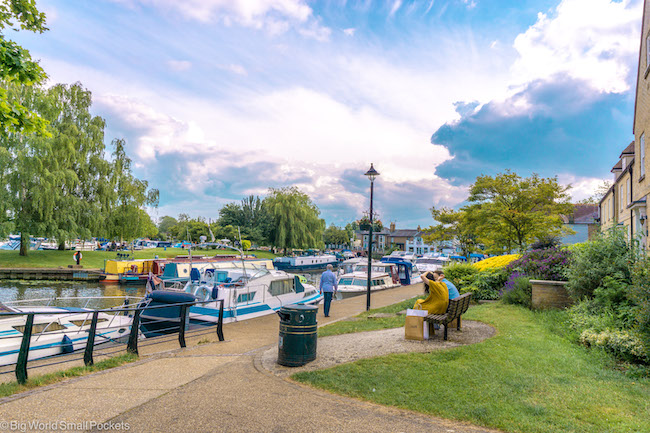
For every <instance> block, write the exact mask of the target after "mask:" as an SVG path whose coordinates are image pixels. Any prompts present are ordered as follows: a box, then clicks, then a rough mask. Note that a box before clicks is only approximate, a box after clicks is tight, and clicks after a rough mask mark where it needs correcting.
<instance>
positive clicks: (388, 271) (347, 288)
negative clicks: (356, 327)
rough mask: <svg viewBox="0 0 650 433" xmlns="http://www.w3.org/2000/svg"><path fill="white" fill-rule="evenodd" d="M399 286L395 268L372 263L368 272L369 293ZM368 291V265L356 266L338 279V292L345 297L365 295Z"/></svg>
mask: <svg viewBox="0 0 650 433" xmlns="http://www.w3.org/2000/svg"><path fill="white" fill-rule="evenodd" d="M398 286H400V280H399V276H398V270H397V266H396V265H394V264H391V263H382V262H373V263H372V268H371V271H370V291H373V292H374V291H378V290H385V289H392V288H393V287H398ZM367 290H368V264H367V263H366V264H357V265H356V266H355V268H354V270H353V271H352V272H350V273H346V274H343V275H341V276H340V277H339V279H338V291H339V292H341V294H342V295H343V296H344V297H345V296H346V295H348V296H353V295H359V294H361V293H366V292H367Z"/></svg>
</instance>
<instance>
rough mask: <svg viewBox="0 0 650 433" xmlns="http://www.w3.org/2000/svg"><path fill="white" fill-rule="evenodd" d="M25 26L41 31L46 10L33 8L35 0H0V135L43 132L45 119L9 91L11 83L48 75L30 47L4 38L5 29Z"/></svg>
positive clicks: (25, 82) (29, 82)
mask: <svg viewBox="0 0 650 433" xmlns="http://www.w3.org/2000/svg"><path fill="white" fill-rule="evenodd" d="M6 29H12V30H18V29H22V30H28V31H31V32H35V33H43V32H44V31H46V30H48V29H47V27H45V14H43V13H42V12H39V11H38V9H36V4H35V1H34V0H2V1H0V135H3V136H7V135H8V134H23V133H24V134H27V133H30V132H33V131H35V132H38V133H41V134H44V133H45V127H46V125H47V122H45V121H44V120H43V119H42V118H41V117H39V116H38V114H36V113H35V112H34V111H33V110H31V109H30V108H28V107H27V106H25V105H23V104H22V103H21V102H20V101H19V100H16V99H12V98H10V97H9V95H8V88H7V86H10V85H12V84H17V85H26V86H31V85H34V84H38V83H42V82H43V81H45V79H46V78H47V75H46V74H45V71H43V69H42V68H41V67H40V66H39V64H38V63H37V62H34V61H33V60H32V58H31V56H30V54H29V51H27V50H26V49H24V48H23V47H21V46H20V45H18V44H16V43H15V42H13V41H10V40H8V39H5V34H4V33H5V30H6Z"/></svg>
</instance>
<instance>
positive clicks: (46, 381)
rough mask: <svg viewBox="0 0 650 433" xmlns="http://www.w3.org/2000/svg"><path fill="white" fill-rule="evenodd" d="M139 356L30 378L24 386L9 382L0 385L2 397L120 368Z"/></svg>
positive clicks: (130, 354) (0, 395) (120, 356)
mask: <svg viewBox="0 0 650 433" xmlns="http://www.w3.org/2000/svg"><path fill="white" fill-rule="evenodd" d="M137 360H138V356H137V355H134V354H132V353H125V354H123V355H119V356H115V357H113V358H109V359H105V360H103V361H99V362H97V363H95V364H93V365H91V366H88V367H86V366H84V367H72V368H69V369H67V370H63V371H57V372H56V373H49V374H44V375H41V376H35V377H30V378H29V379H27V382H26V383H25V384H24V385H21V384H19V383H18V382H15V381H14V382H7V383H1V384H0V397H7V396H10V395H13V394H16V393H19V392H24V391H27V390H30V389H33V388H38V387H39V386H45V385H51V384H53V383H56V382H60V381H62V380H64V379H67V378H69V377H77V376H84V375H86V374H89V373H93V372H95V371H101V370H107V369H109V368H114V367H119V366H120V365H123V364H128V363H130V362H133V361H137Z"/></svg>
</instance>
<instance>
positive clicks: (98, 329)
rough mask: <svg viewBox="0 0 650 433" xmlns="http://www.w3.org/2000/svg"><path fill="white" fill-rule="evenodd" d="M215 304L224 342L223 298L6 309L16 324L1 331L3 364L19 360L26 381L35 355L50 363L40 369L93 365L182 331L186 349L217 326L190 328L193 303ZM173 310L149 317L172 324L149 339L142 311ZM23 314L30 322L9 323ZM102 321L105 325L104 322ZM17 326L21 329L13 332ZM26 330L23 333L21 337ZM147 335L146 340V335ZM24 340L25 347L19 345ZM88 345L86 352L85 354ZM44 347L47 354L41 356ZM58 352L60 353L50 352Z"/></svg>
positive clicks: (2, 315) (4, 316)
mask: <svg viewBox="0 0 650 433" xmlns="http://www.w3.org/2000/svg"><path fill="white" fill-rule="evenodd" d="M67 299H71V298H67ZM32 302H33V301H32ZM211 302H218V303H219V314H218V321H217V323H216V333H217V337H218V338H219V341H224V336H223V308H224V300H223V299H219V300H216V301H215V300H211V301H192V302H181V303H175V304H163V305H154V306H151V305H148V302H147V299H144V300H139V302H138V304H137V305H133V306H129V305H128V303H127V304H125V305H123V306H120V307H113V308H105V309H93V310H89V309H84V308H78V309H69V310H68V311H52V308H56V307H49V308H48V306H45V307H42V309H43V311H38V309H40V308H35V309H34V310H35V311H29V312H15V311H9V312H7V311H6V310H5V311H3V312H0V320H2V322H4V323H5V324H7V325H10V328H9V329H7V330H2V331H0V362H3V365H11V364H13V363H14V362H15V363H16V367H15V370H14V372H15V375H16V379H17V381H18V382H19V383H25V382H26V381H27V378H28V374H27V367H28V361H29V360H30V358H31V360H32V361H35V360H37V359H38V360H40V359H46V361H45V362H44V363H39V364H38V367H39V368H41V367H47V366H52V365H56V364H62V363H66V362H72V361H76V360H83V362H84V364H85V365H87V366H90V365H93V364H94V355H96V354H99V355H100V356H108V355H113V354H115V353H118V352H122V351H123V350H124V347H123V346H124V345H126V352H127V353H133V354H136V355H137V354H138V347H139V346H140V347H144V346H150V345H154V344H161V343H165V342H169V341H173V340H174V339H175V338H176V336H175V335H174V334H176V332H177V333H178V336H177V338H178V342H179V345H180V347H186V341H185V338H186V336H191V337H196V336H200V335H206V334H209V333H213V332H214V329H213V327H212V326H210V327H207V326H203V325H199V326H197V327H195V328H194V329H190V326H189V313H190V307H192V306H194V305H203V304H206V303H211ZM14 305H15V304H14ZM170 308H178V309H179V315H178V317H163V318H159V319H155V318H153V317H152V316H147V325H148V326H151V325H156V324H163V325H162V326H164V325H166V324H170V326H167V327H157V328H156V331H155V333H156V334H162V335H160V336H153V337H147V336H146V334H147V332H143V331H142V330H141V329H140V328H141V319H142V313H143V312H144V311H146V312H152V311H154V310H159V309H170ZM167 311H169V310H167ZM23 316H25V320H24V321H23V320H15V324H13V323H10V322H9V321H11V320H12V319H15V318H21V317H23ZM45 316H47V320H45V321H44V320H42V318H43V317H45ZM124 318H128V319H131V320H130V321H129V320H128V319H127V322H129V323H124ZM107 322H108V323H107ZM176 322H177V323H176ZM100 323H101V325H99V324H100ZM65 325H68V327H72V326H73V325H74V326H75V328H74V329H67V328H66V326H65ZM98 325H99V326H98ZM11 329H13V330H14V331H17V332H12V331H11ZM127 330H128V331H129V332H128V334H127V333H126V331H127ZM21 332H22V336H20V333H21ZM121 334H123V335H121ZM149 334H151V333H149ZM141 336H144V337H145V338H140V337H141ZM98 340H103V341H98ZM19 341H20V348H19V349H18V342H19ZM104 343H111V344H104ZM82 349H83V353H82V352H81V350H82ZM103 349H105V350H103ZM39 351H42V352H41V353H40V354H37V353H38V352H39ZM53 351H54V352H59V353H50V352H53ZM16 353H17V355H18V357H17V360H16V361H13V356H15V354H16ZM35 354H37V355H35ZM75 354H76V356H75ZM48 361H49V362H48ZM0 368H2V367H0ZM8 373H11V370H9V369H8V370H5V371H0V375H3V374H8Z"/></svg>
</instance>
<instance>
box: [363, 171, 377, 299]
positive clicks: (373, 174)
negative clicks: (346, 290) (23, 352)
mask: <svg viewBox="0 0 650 433" xmlns="http://www.w3.org/2000/svg"><path fill="white" fill-rule="evenodd" d="M365 175H366V176H368V179H370V229H369V231H368V291H367V294H366V311H368V310H370V273H371V269H372V193H373V185H374V182H375V178H376V177H377V176H379V172H377V170H375V168H374V167H373V166H372V163H370V170H368V171H367V172H366V174H365Z"/></svg>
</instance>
